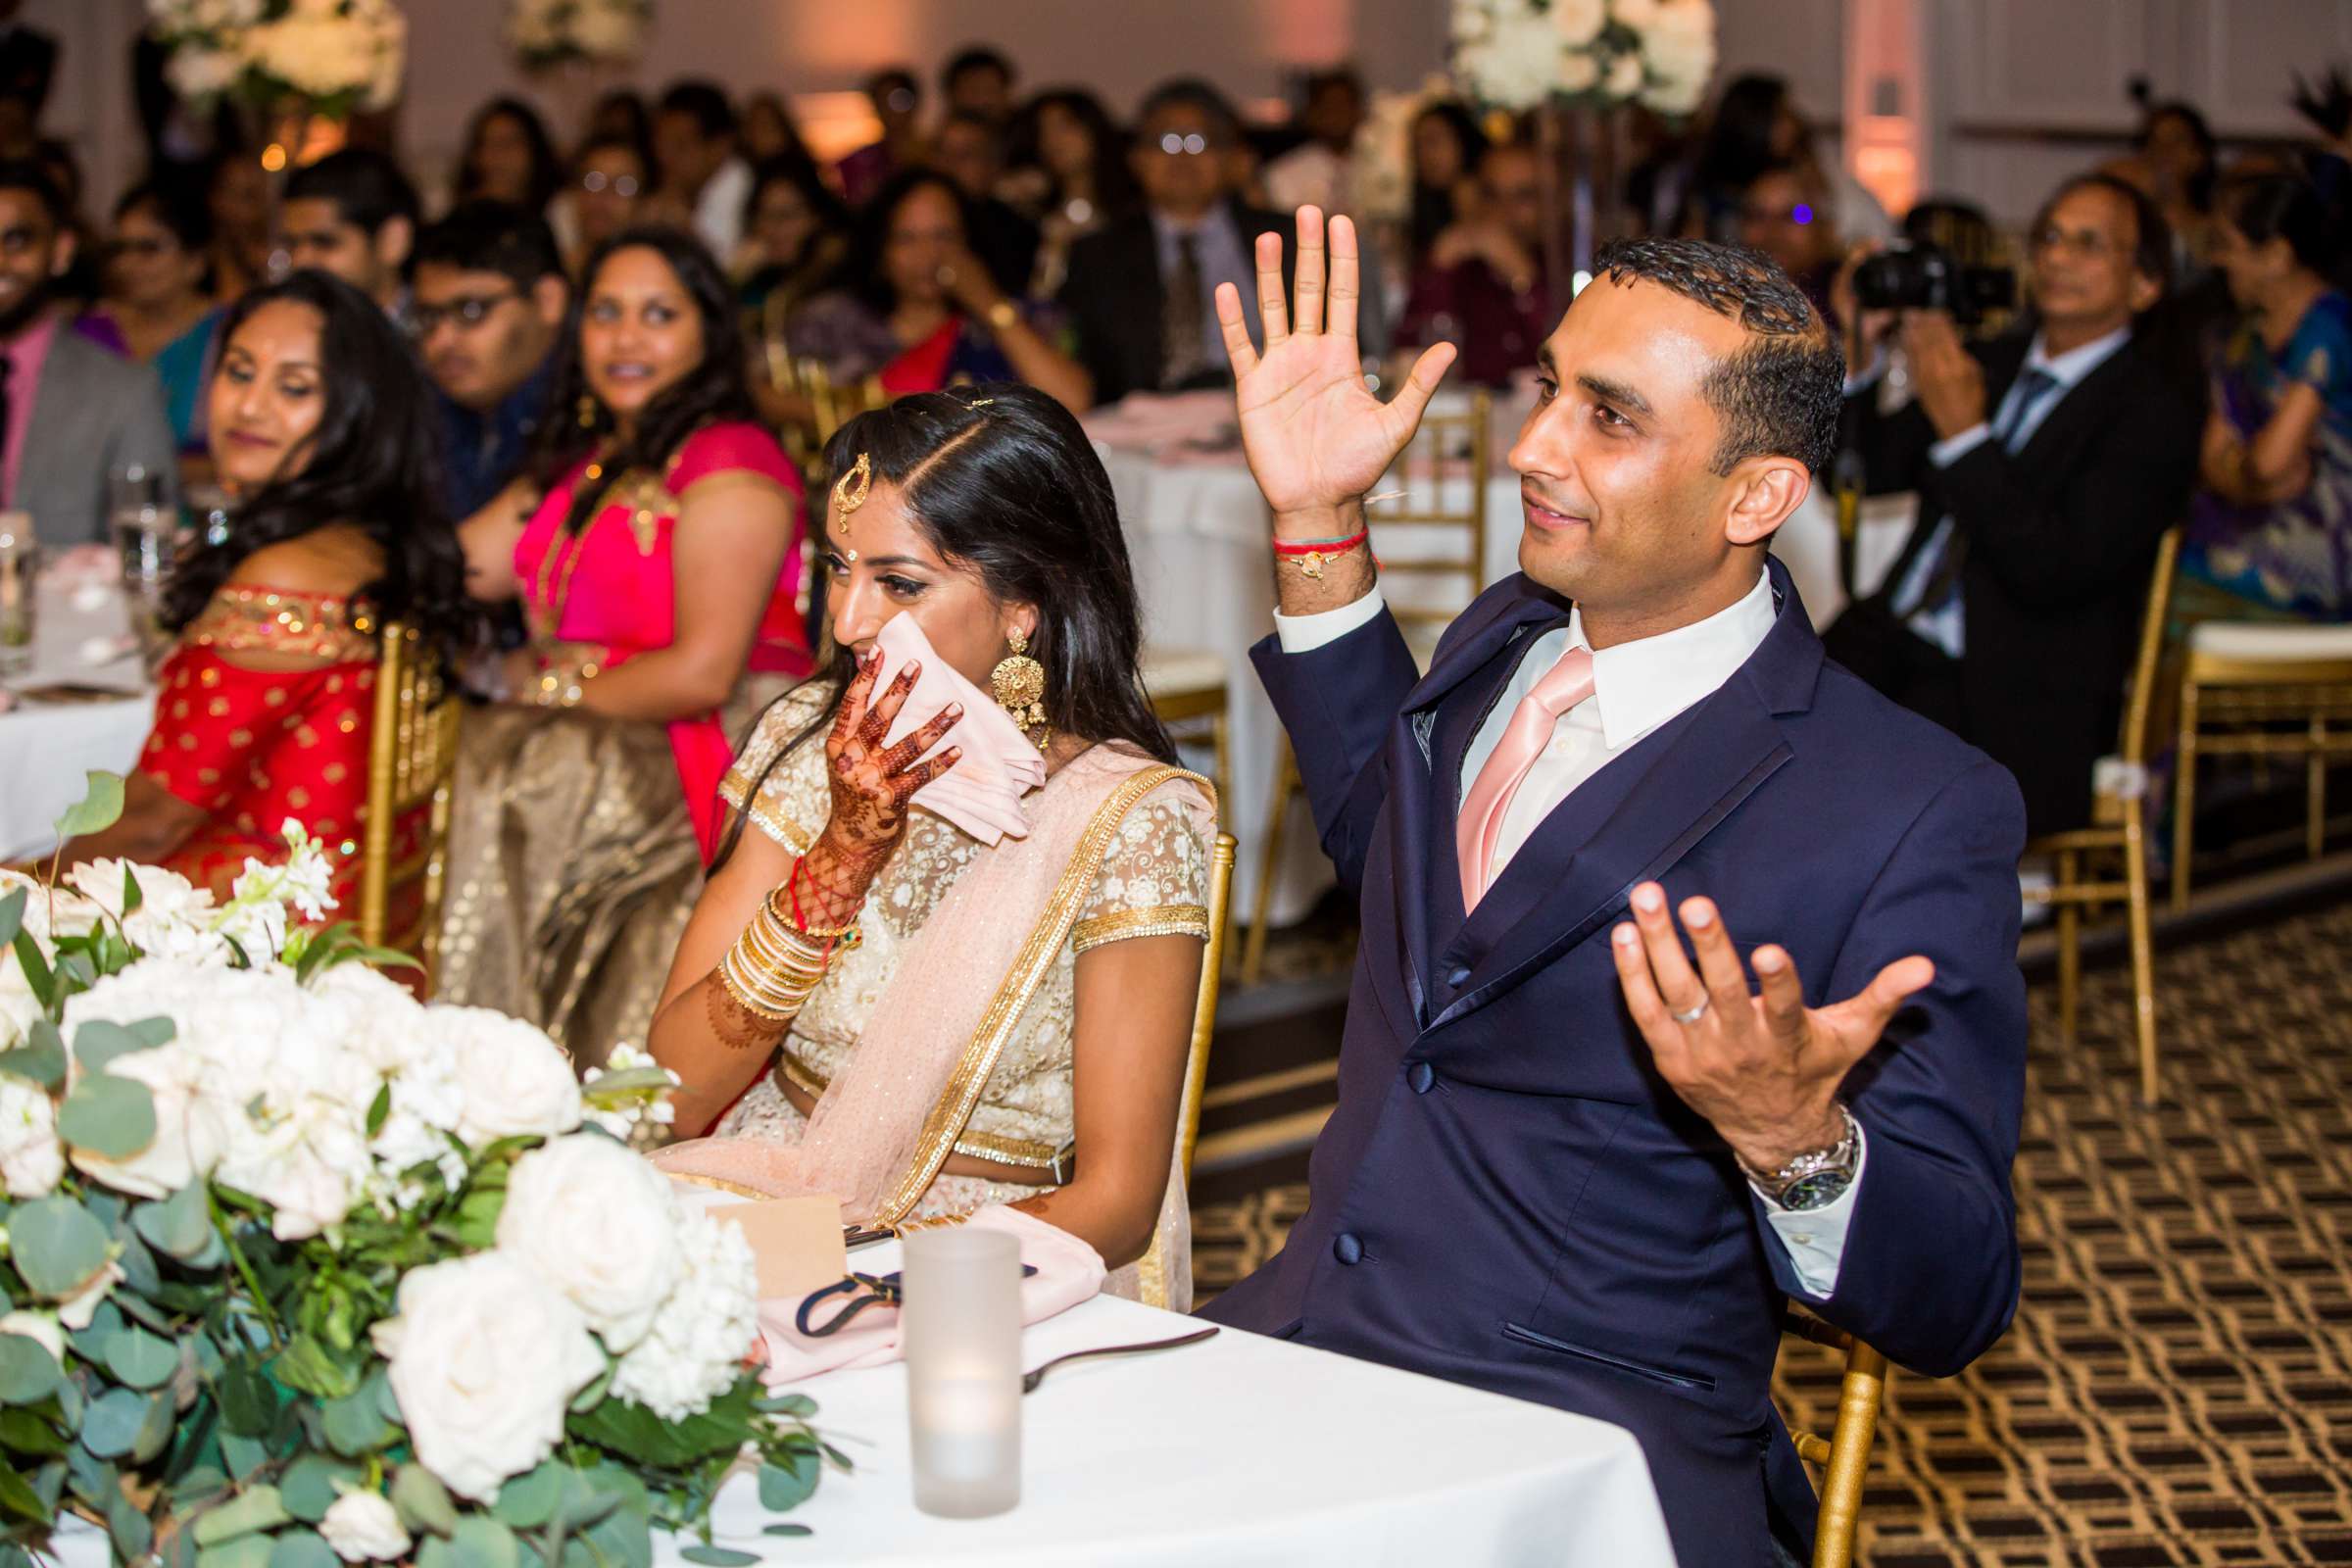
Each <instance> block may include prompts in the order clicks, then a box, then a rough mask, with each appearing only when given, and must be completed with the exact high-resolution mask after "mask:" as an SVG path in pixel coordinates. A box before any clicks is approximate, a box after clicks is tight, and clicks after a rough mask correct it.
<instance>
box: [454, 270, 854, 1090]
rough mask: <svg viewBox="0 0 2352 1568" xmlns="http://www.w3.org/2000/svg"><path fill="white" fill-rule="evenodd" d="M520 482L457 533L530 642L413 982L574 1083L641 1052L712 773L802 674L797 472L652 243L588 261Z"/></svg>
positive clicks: (716, 288)
mask: <svg viewBox="0 0 2352 1568" xmlns="http://www.w3.org/2000/svg"><path fill="white" fill-rule="evenodd" d="M557 365H558V368H557V372H556V377H555V386H554V395H553V396H552V397H551V399H550V400H549V406H550V407H551V408H552V409H554V410H556V411H557V413H558V417H554V418H551V419H548V420H547V421H545V422H544V423H543V424H542V425H541V426H540V436H539V444H538V451H537V453H536V456H535V459H534V462H533V464H532V466H531V469H530V471H529V472H528V473H527V474H525V475H524V476H523V477H522V478H519V479H517V480H516V481H515V483H514V484H512V485H510V486H509V487H508V488H507V490H506V492H505V493H504V494H502V495H501V496H500V497H499V498H498V499H497V500H496V501H494V502H492V503H491V505H490V506H489V507H488V508H486V509H485V510H483V511H482V512H480V513H478V514H476V515H474V516H473V517H472V518H470V519H468V520H467V521H466V523H465V524H464V527H463V530H462V532H463V535H464V539H465V544H466V564H467V581H468V586H469V587H470V589H471V591H472V592H473V594H474V595H475V597H477V598H479V599H483V600H487V601H492V602H509V601H515V600H519V601H520V602H521V609H522V613H523V616H524V618H525V620H526V621H527V622H528V624H529V627H530V633H531V642H530V645H529V646H527V647H525V648H521V649H517V650H515V652H514V653H513V654H511V655H509V656H507V658H506V659H505V661H504V662H503V666H502V668H501V670H500V675H501V676H502V677H503V678H502V679H501V680H499V681H497V682H495V683H494V684H495V685H496V687H497V688H498V689H499V690H500V691H501V692H502V693H503V700H501V701H500V702H498V703H497V704H496V706H493V707H490V708H488V709H486V710H483V711H476V712H473V713H470V714H468V715H467V718H466V727H465V730H464V732H463V738H462V740H461V743H460V746H459V759H458V773H457V783H456V791H455V798H456V802H457V808H456V818H455V820H454V822H453V824H452V827H451V835H450V846H449V864H450V866H451V883H450V896H449V904H448V909H447V915H446V923H445V935H444V941H443V945H442V949H441V970H440V973H439V975H438V976H437V980H438V983H439V987H440V994H441V995H442V996H444V997H447V998H449V999H450V1000H452V1001H459V1002H467V1003H473V1004H476V1005H483V1006H492V1007H497V1008H498V1009H500V1010H501V1011H504V1012H509V1013H513V1014H515V1016H517V1017H521V1018H527V1019H529V1020H530V1021H532V1022H534V1023H536V1024H538V1025H540V1026H541V1027H542V1028H544V1029H546V1030H547V1031H548V1032H549V1033H550V1034H552V1035H554V1036H555V1038H556V1039H557V1040H559V1041H561V1042H563V1043H564V1044H565V1045H566V1046H568V1047H569V1049H570V1050H571V1052H572V1054H573V1058H574V1060H575V1061H577V1062H578V1063H579V1064H580V1065H581V1066H582V1067H588V1066H593V1065H595V1064H596V1063H598V1062H600V1061H602V1060H603V1059H604V1058H605V1055H606V1054H607V1053H608V1052H609V1051H610V1050H611V1049H612V1047H613V1043H614V1042H616V1041H620V1040H637V1041H641V1040H643V1039H644V1038H645V1030H646V1025H647V1024H648V1022H649V1021H650V1020H651V1018H652V1016H653V1008H654V998H655V995H656V993H657V991H658V989H659V986H660V983H661V974H662V965H663V964H665V963H667V962H668V960H669V955H670V954H671V952H673V951H674V950H675V948H676V945H677V940H678V933H679V932H680V930H682V929H683V928H684V926H685V922H686V915H687V911H688V909H689V908H690V907H692V905H693V903H694V898H695V894H696V892H697V891H698V890H699V889H700V887H701V885H702V881H703V867H704V863H705V861H706V860H707V859H708V858H710V856H711V853H712V851H713V850H714V849H715V847H716V845H717V841H718V829H719V805H718V793H717V792H718V781H719V779H720V777H721V776H722V775H723V774H724V773H725V772H726V770H727V764H728V760H729V759H730V758H731V757H732V756H733V753H734V748H733V745H732V743H731V741H730V739H729V738H730V737H731V736H735V735H741V734H743V733H745V731H746V729H747V727H748V726H749V724H750V723H751V721H752V719H753V718H754V717H755V716H756V715H757V714H758V713H759V711H760V709H761V708H762V707H763V706H764V705H765V704H766V703H767V702H768V701H769V700H770V699H771V698H773V697H775V696H776V695H777V694H778V693H779V692H780V691H782V690H783V689H784V688H786V687H787V686H789V685H790V684H791V683H792V682H794V681H796V680H798V679H800V678H801V677H802V676H804V675H806V674H807V673H808V672H809V649H808V641H807V637H806V635H805V633H804V632H803V631H802V629H801V627H802V617H801V613H800V611H799V609H798V606H797V603H796V595H797V592H798V590H799V587H800V569H801V550H800V543H801V479H800V475H799V474H798V473H797V472H796V471H795V470H794V469H793V467H792V466H791V464H790V463H788V462H787V461H786V460H785V457H784V454H783V452H782V451H781V450H779V449H778V447H777V446H776V443H775V440H774V438H772V437H771V436H769V435H768V433H767V432H766V431H765V430H764V429H762V428H760V426H759V425H758V424H756V423H754V422H753V420H752V406H751V400H750V397H749V395H748V394H747V393H746V391H745V389H744V380H743V365H744V347H743V334H742V331H741V329H740V327H739V325H738V324H737V319H736V314H735V302H734V299H733V297H732V296H731V295H730V294H729V292H728V289H727V283H726V279H725V277H723V276H722V275H721V274H720V272H719V270H718V267H717V264H716V263H714V262H712V261H711V257H710V255H709V253H708V252H706V251H705V250H704V249H703V248H702V246H700V245H699V244H697V243H696V242H695V241H694V240H693V239H692V238H690V237H689V236H687V235H685V234H682V233H680V232H678V231H676V230H674V229H666V228H655V229H632V230H629V231H627V232H625V233H623V234H621V235H619V236H618V237H617V238H615V239H613V240H611V241H609V242H607V243H606V244H605V245H604V246H603V247H602V248H600V249H599V250H598V251H597V253H596V254H595V255H594V256H592V257H590V258H589V265H588V270H587V272H586V275H585V279H584V281H583V282H582V284H581V286H580V288H579V290H578V292H577V295H576V296H575V298H574V300H573V303H572V307H571V313H570V316H569V317H568V318H567V319H566V321H565V325H564V337H563V341H562V345H561V350H560V356H559V359H558V362H557Z"/></svg>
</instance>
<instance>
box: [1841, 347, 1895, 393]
mask: <svg viewBox="0 0 2352 1568" xmlns="http://www.w3.org/2000/svg"><path fill="white" fill-rule="evenodd" d="M1886 377H1887V351H1886V350H1885V349H1880V350H1879V351H1878V352H1876V353H1874V354H1873V355H1871V357H1870V363H1869V364H1868V365H1865V366H1864V367H1862V368H1860V369H1859V370H1856V371H1854V372H1852V373H1851V374H1849V375H1848V376H1846V378H1845V395H1846V396H1847V397H1849V398H1850V397H1852V396H1853V395H1854V394H1855V393H1857V392H1866V391H1868V390H1870V388H1872V387H1874V386H1877V385H1878V384H1879V383H1880V382H1881V381H1883V380H1885V379H1886Z"/></svg>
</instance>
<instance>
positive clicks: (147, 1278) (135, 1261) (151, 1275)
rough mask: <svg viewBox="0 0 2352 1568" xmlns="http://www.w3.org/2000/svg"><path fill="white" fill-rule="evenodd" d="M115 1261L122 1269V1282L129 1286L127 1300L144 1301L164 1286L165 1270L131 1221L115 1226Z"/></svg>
mask: <svg viewBox="0 0 2352 1568" xmlns="http://www.w3.org/2000/svg"><path fill="white" fill-rule="evenodd" d="M115 1262H116V1263H117V1264H118V1265H120V1266H121V1268H122V1270H123V1284H124V1285H126V1286H128V1287H129V1288H130V1289H129V1294H128V1295H126V1296H125V1297H124V1298H123V1299H125V1300H132V1299H136V1300H139V1301H142V1302H144V1301H145V1300H147V1299H149V1298H151V1297H153V1296H154V1295H155V1294H156V1293H157V1292H158V1291H160V1290H162V1289H163V1288H164V1276H163V1271H162V1270H161V1269H158V1268H157V1267H156V1266H155V1254H154V1253H153V1252H151V1251H149V1250H147V1244H146V1243H145V1242H142V1241H140V1240H139V1233H138V1232H137V1231H135V1230H133V1229H131V1227H130V1225H129V1223H128V1222H127V1221H125V1222H124V1223H123V1224H121V1225H118V1226H116V1227H115Z"/></svg>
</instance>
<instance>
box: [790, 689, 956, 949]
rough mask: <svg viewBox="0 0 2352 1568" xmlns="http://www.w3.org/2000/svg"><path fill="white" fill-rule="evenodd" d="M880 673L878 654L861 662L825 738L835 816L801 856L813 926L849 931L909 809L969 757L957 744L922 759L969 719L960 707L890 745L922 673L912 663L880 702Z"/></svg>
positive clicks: (804, 898)
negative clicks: (920, 793)
mask: <svg viewBox="0 0 2352 1568" xmlns="http://www.w3.org/2000/svg"><path fill="white" fill-rule="evenodd" d="M880 668H881V656H880V655H878V654H876V655H870V656H868V657H867V658H866V659H865V660H864V661H862V662H860V663H859V664H858V673H857V674H856V675H855V676H853V677H852V678H851V681H850V684H849V689H848V690H846V691H845V692H843V693H842V698H841V711H840V712H839V713H837V714H836V715H835V716H834V720H833V732H832V734H831V735H829V736H827V737H826V740H825V764H826V779H827V784H828V788H829V789H830V791H831V794H832V799H833V809H832V814H831V815H830V816H829V817H827V818H826V821H825V826H824V830H823V831H822V832H821V833H819V834H818V835H817V839H816V843H815V844H813V845H811V846H810V847H809V853H808V854H807V855H806V856H804V857H802V858H801V879H802V880H801V898H802V909H803V911H804V913H805V915H806V917H807V919H808V922H809V925H810V926H812V927H820V928H821V927H834V926H843V925H848V924H849V923H850V922H851V921H853V920H855V919H856V918H857V914H858V905H859V904H861V903H862V902H864V899H865V893H866V889H867V888H869V887H871V886H872V885H873V880H874V878H875V877H876V876H877V875H879V874H880V872H881V869H882V867H883V865H884V864H885V863H886V862H888V860H889V859H890V857H891V856H892V854H893V853H895V852H896V851H897V849H898V847H899V843H900V841H901V840H902V839H904V838H905V837H906V834H907V804H908V803H909V802H910V801H912V800H913V799H914V796H915V792H916V791H918V790H920V789H921V788H922V787H923V786H924V785H926V784H929V783H930V782H931V781H932V780H934V779H936V778H938V777H939V776H940V775H942V774H943V773H945V772H947V771H948V769H949V768H951V767H953V766H955V765H956V762H957V761H958V760H960V759H961V758H962V756H963V749H962V748H961V747H956V746H951V747H949V748H948V749H947V750H946V751H944V752H942V753H941V754H940V755H939V756H937V757H935V758H932V759H931V760H929V761H918V760H917V759H918V758H920V757H921V756H922V755H923V754H924V753H925V752H927V751H929V750H930V749H931V748H932V747H934V746H936V745H938V744H939V742H940V740H941V738H942V737H944V736H945V735H946V734H947V733H948V731H949V730H950V729H952V728H954V727H955V725H956V721H957V720H958V719H960V718H962V717H963V710H962V708H961V707H960V706H958V705H954V704H951V705H950V706H949V707H948V708H946V709H945V710H943V711H941V712H940V713H939V714H938V715H937V716H936V717H934V718H933V719H932V720H931V721H930V722H929V723H927V724H924V725H922V726H920V727H919V728H917V729H915V730H913V731H911V732H910V733H909V734H907V736H906V738H905V739H903V740H901V741H899V742H898V744H896V745H893V746H886V745H884V740H885V738H886V737H887V736H888V735H889V733H890V726H891V724H892V723H893V722H895V721H896V720H897V718H898V716H899V711H900V710H901V709H903V708H904V707H906V705H907V693H909V692H911V691H912V690H913V689H914V682H915V678H916V677H917V676H918V675H920V674H921V673H922V667H921V665H920V664H919V663H916V662H908V663H907V667H906V668H905V669H903V670H901V671H900V672H899V674H898V678H897V679H895V680H893V681H892V682H891V683H890V686H889V688H888V689H887V690H885V691H884V692H883V693H882V694H881V696H879V697H874V696H873V688H874V681H875V679H876V677H877V675H878V673H879V671H880ZM869 700H870V701H869Z"/></svg>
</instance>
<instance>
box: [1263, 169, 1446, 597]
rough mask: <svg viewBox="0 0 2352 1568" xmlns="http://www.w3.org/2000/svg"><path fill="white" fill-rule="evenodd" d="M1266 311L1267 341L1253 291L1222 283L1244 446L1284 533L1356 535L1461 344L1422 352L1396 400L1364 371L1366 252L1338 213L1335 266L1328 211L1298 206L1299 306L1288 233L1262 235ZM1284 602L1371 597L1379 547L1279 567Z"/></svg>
mask: <svg viewBox="0 0 2352 1568" xmlns="http://www.w3.org/2000/svg"><path fill="white" fill-rule="evenodd" d="M1256 260H1257V302H1258V314H1259V316H1260V317H1261V319H1263V321H1264V324H1265V346H1264V348H1263V349H1262V350H1260V349H1258V348H1256V347H1254V346H1252V345H1251V343H1250V326H1249V322H1248V319H1246V317H1245V316H1244V313H1243V310H1242V296H1241V291H1240V290H1239V289H1237V288H1235V287H1234V286H1233V285H1232V284H1230V283H1221V284H1219V285H1218V286H1217V322H1218V325H1219V326H1221V327H1222V328H1223V329H1224V334H1225V352H1226V354H1227V356H1228V357H1230V358H1231V360H1232V361H1233V375H1234V394H1235V400H1236V402H1237V404H1238V405H1239V408H1240V413H1241V426H1242V448H1243V450H1244V452H1246V453H1247V454H1248V456H1249V459H1250V474H1251V475H1252V476H1253V477H1254V478H1255V479H1256V480H1257V487H1258V489H1260V490H1261V491H1263V492H1264V493H1265V497H1266V505H1267V506H1268V507H1269V508H1270V509H1272V511H1273V514H1274V537H1275V538H1276V539H1277V540H1282V541H1289V542H1300V541H1311V540H1323V539H1338V538H1345V537H1348V536H1349V535H1352V534H1354V533H1355V532H1356V531H1357V530H1359V529H1360V528H1362V527H1363V525H1364V524H1363V498H1364V496H1365V494H1366V493H1367V492H1368V491H1370V490H1371V488H1372V486H1373V485H1375V484H1377V483H1378V482H1379V481H1380V476H1381V475H1382V474H1384V473H1386V472H1387V471H1388V470H1389V466H1390V465H1391V464H1393V463H1395V462H1396V461H1397V454H1398V453H1399V452H1402V451H1403V450H1404V447H1405V443H1406V442H1408V441H1410V440H1411V439H1412V438H1413V431H1414V430H1415V429H1417V428H1419V426H1420V423H1421V412H1422V410H1424V409H1426V408H1427V407H1428V406H1429V399H1430V394H1431V393H1433V392H1435V391H1437V389H1438V382H1439V380H1440V379H1441V378H1442V377H1443V376H1444V375H1445V373H1446V367H1447V366H1449V365H1451V364H1452V363H1453V346H1452V345H1451V344H1449V343H1440V344H1437V345H1436V346H1434V347H1432V348H1430V349H1429V350H1427V351H1426V352H1425V353H1423V354H1422V356H1421V358H1420V360H1419V361H1418V362H1417V363H1416V364H1415V365H1414V366H1413V372H1412V374H1411V376H1410V377H1408V378H1407V379H1406V381H1405V384H1404V385H1403V386H1402V387H1400V388H1398V389H1397V396H1396V398H1395V400H1394V401H1392V402H1389V403H1383V402H1381V401H1380V399H1379V398H1378V397H1377V396H1375V395H1374V394H1373V392H1372V389H1371V388H1370V387H1369V386H1367V385H1365V383H1364V366H1363V357H1362V350H1361V349H1360V348H1359V347H1358V346H1357V344H1356V337H1355V315H1356V302H1357V297H1358V283H1357V276H1358V264H1357V253H1356V239H1355V225H1354V224H1353V223H1352V222H1350V221H1348V220H1347V219H1346V218H1335V219H1333V220H1332V221H1331V244H1330V256H1329V273H1328V279H1327V278H1326V269H1325V254H1324V236H1323V214H1322V212H1321V211H1320V210H1319V209H1317V208H1313V207H1301V208H1299V274H1298V286H1297V308H1296V309H1293V308H1292V306H1291V304H1290V303H1289V302H1286V301H1285V300H1284V298H1283V287H1282V237H1281V236H1280V235H1278V234H1260V235H1259V236H1258V237H1257V256H1256ZM1277 580H1278V583H1279V592H1280V596H1281V600H1282V608H1283V610H1284V611H1285V612H1286V613H1292V614H1306V613H1313V612H1314V611H1317V610H1328V609H1332V608H1335V607H1336V606H1339V605H1343V604H1346V603H1348V601H1350V600H1353V599H1356V598H1359V597H1361V596H1362V595H1363V594H1364V593H1365V592H1367V591H1368V590H1369V589H1370V587H1371V582H1372V567H1371V552H1370V551H1368V550H1362V549H1358V550H1354V551H1351V552H1349V553H1348V554H1347V555H1346V556H1343V557H1340V558H1338V559H1337V560H1336V561H1335V562H1334V563H1333V564H1332V565H1331V566H1330V567H1329V568H1327V569H1326V570H1325V572H1324V574H1323V576H1322V577H1320V578H1310V577H1307V576H1306V575H1304V574H1303V573H1301V572H1298V571H1283V572H1280V573H1278V574H1277Z"/></svg>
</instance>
